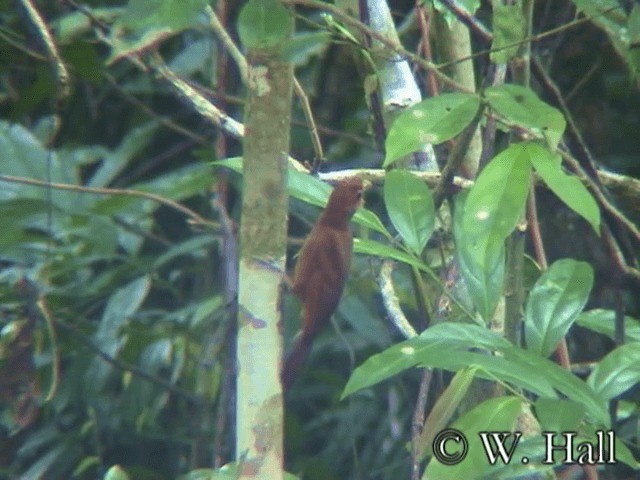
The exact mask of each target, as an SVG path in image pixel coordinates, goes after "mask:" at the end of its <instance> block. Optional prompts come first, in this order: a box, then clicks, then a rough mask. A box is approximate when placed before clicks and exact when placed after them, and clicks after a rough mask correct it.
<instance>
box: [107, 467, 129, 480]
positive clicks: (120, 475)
mask: <svg viewBox="0 0 640 480" xmlns="http://www.w3.org/2000/svg"><path fill="white" fill-rule="evenodd" d="M130 478H131V477H129V475H128V474H127V472H126V471H125V470H124V469H123V468H122V467H121V466H120V465H113V466H112V467H110V468H109V470H107V473H105V474H104V480H130Z"/></svg>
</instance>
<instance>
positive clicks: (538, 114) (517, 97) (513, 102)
mask: <svg viewBox="0 0 640 480" xmlns="http://www.w3.org/2000/svg"><path fill="white" fill-rule="evenodd" d="M485 98H486V100H487V101H488V102H489V104H490V105H491V108H492V109H493V110H495V112H496V113H497V114H498V115H500V116H501V117H502V118H504V119H505V120H506V121H507V122H509V123H514V124H516V125H519V126H523V127H526V128H528V129H531V130H532V131H534V132H537V133H538V134H539V136H540V138H544V139H546V141H547V143H548V144H549V147H550V148H551V149H553V150H555V148H556V147H557V146H558V143H559V142H560V139H561V138H562V135H563V133H564V129H565V127H566V121H565V119H564V116H563V115H562V113H560V111H558V110H556V109H555V108H553V107H551V106H549V105H548V104H546V103H544V102H543V101H542V100H540V99H539V98H538V96H537V95H536V94H535V93H534V92H533V90H531V89H529V88H527V87H523V86H521V85H513V84H505V85H501V86H498V87H489V88H487V89H486V90H485Z"/></svg>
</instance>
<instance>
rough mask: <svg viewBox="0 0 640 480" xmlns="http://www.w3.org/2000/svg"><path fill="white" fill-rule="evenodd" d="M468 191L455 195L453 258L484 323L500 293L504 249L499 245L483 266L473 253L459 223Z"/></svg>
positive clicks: (502, 279)
mask: <svg viewBox="0 0 640 480" xmlns="http://www.w3.org/2000/svg"><path fill="white" fill-rule="evenodd" d="M468 193H469V192H468V191H463V192H460V193H459V194H458V195H457V196H456V203H455V210H454V219H453V222H454V228H453V235H454V238H455V243H456V257H457V259H458V265H459V267H460V273H461V274H462V278H463V279H464V282H465V285H466V286H467V290H468V292H469V296H470V297H471V300H472V302H473V304H474V306H475V307H476V310H477V311H478V313H479V314H480V316H481V317H482V318H483V319H484V320H485V321H486V322H489V321H490V320H491V318H492V317H493V312H494V311H495V309H496V306H497V305H498V302H499V300H500V296H501V295H502V286H503V283H504V268H505V261H504V259H505V254H504V252H505V249H504V247H501V248H500V251H499V254H498V255H495V256H492V257H490V258H489V260H491V261H492V262H491V263H487V264H486V265H481V264H480V263H479V262H478V261H477V258H476V257H475V256H474V255H473V250H472V244H471V242H470V240H471V237H470V236H468V235H465V233H464V229H463V226H462V219H463V213H464V205H465V202H466V199H467V197H468Z"/></svg>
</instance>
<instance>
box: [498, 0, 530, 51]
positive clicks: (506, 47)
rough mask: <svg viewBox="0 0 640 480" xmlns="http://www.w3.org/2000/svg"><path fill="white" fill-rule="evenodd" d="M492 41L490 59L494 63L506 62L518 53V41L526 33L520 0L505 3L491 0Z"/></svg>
mask: <svg viewBox="0 0 640 480" xmlns="http://www.w3.org/2000/svg"><path fill="white" fill-rule="evenodd" d="M491 6H492V7H493V43H492V44H491V60H492V61H493V62H495V63H507V62H508V61H509V60H510V59H511V58H512V57H515V56H516V55H517V54H518V49H519V48H520V42H522V41H523V40H524V38H525V37H526V34H527V20H526V18H525V15H524V11H523V5H522V1H521V0H518V1H515V2H513V3H510V2H509V3H505V2H503V1H502V0H493V1H492V2H491Z"/></svg>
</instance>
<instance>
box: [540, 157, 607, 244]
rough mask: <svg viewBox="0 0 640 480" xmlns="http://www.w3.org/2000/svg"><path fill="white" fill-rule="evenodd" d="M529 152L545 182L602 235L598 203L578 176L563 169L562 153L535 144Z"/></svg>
mask: <svg viewBox="0 0 640 480" xmlns="http://www.w3.org/2000/svg"><path fill="white" fill-rule="evenodd" d="M529 153H530V159H531V164H532V165H533V168H534V169H535V171H536V173H537V174H538V175H540V177H541V178H542V179H543V180H544V183H546V184H547V186H548V187H549V188H550V189H551V191H552V192H553V193H555V194H556V195H557V196H558V198H560V200H562V201H563V202H564V203H565V204H566V205H567V206H568V207H569V208H570V209H571V210H573V211H574V212H576V213H577V214H578V215H580V216H581V217H582V218H584V219H585V220H586V221H587V222H589V223H590V224H591V226H592V227H593V229H594V231H595V232H596V234H598V235H600V209H599V208H598V204H597V203H596V201H595V200H594V198H593V196H591V193H589V190H587V187H585V186H584V184H583V183H582V182H581V181H580V180H578V178H576V177H575V176H573V175H567V174H565V173H564V172H563V171H562V166H561V159H560V155H558V154H555V153H551V152H550V151H549V150H547V149H546V148H543V147H541V146H540V145H535V144H530V147H529Z"/></svg>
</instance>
